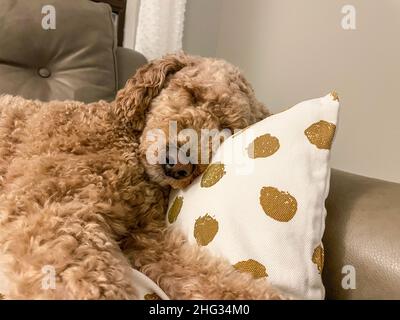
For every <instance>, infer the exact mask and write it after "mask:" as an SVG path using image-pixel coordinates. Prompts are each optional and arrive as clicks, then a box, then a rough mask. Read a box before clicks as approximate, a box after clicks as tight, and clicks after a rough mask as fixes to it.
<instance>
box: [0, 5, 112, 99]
mask: <svg viewBox="0 0 400 320" xmlns="http://www.w3.org/2000/svg"><path fill="white" fill-rule="evenodd" d="M45 5H53V6H54V7H55V9H56V29H55V30H44V29H43V28H42V19H43V17H44V15H43V14H42V7H43V6H45ZM0 21H1V23H0V94H1V93H9V94H15V95H21V96H23V97H25V98H29V99H39V100H42V101H49V100H65V99H71V100H78V101H83V102H91V101H96V100H99V99H106V100H112V99H113V98H114V96H115V94H116V90H117V85H118V83H117V71H116V56H115V55H116V53H115V51H116V36H115V30H114V27H113V23H112V20H111V9H110V7H109V6H108V5H106V4H101V3H95V2H91V1H88V0H73V1H70V0H69V1H65V0H35V1H27V0H1V5H0Z"/></svg>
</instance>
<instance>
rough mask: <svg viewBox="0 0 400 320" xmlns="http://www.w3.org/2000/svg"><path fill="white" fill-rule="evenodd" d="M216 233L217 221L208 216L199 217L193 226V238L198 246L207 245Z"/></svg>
mask: <svg viewBox="0 0 400 320" xmlns="http://www.w3.org/2000/svg"><path fill="white" fill-rule="evenodd" d="M217 232H218V221H217V220H215V219H214V218H212V217H211V216H210V215H209V214H206V215H205V216H203V217H200V218H198V219H197V220H196V223H195V225H194V237H195V239H196V241H197V244H198V245H200V246H206V245H208V244H209V243H210V242H211V241H212V240H213V239H214V237H215V235H216V234H217Z"/></svg>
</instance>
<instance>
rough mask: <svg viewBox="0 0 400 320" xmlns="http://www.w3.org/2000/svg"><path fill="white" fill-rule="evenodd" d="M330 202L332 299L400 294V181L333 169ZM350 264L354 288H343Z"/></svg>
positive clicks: (327, 276)
mask: <svg viewBox="0 0 400 320" xmlns="http://www.w3.org/2000/svg"><path fill="white" fill-rule="evenodd" d="M326 206H327V211H328V215H327V220H326V230H325V235H324V246H325V268H324V272H323V279H324V284H325V287H326V297H327V299H400V184H397V183H391V182H386V181H381V180H377V179H371V178H365V177H362V176H358V175H353V174H350V173H345V172H342V171H338V170H332V177H331V189H330V195H329V197H328V199H327V203H326ZM345 265H351V266H354V268H355V271H356V282H355V283H356V289H355V290H352V289H348V290H345V289H343V288H342V284H341V283H342V279H343V277H344V276H345V274H342V267H343V266H345Z"/></svg>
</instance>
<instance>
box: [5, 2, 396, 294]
mask: <svg viewBox="0 0 400 320" xmlns="http://www.w3.org/2000/svg"><path fill="white" fill-rule="evenodd" d="M49 4H50V5H53V6H54V7H55V8H56V28H55V29H49V30H45V29H43V27H42V25H41V23H42V20H43V18H44V17H45V15H44V14H42V12H41V10H42V7H43V6H44V5H49ZM145 62H146V59H145V58H144V57H143V56H142V55H141V54H139V53H137V52H134V51H132V50H129V49H124V48H119V47H117V45H116V33H115V30H114V25H113V23H112V21H111V10H110V7H109V6H108V5H106V4H102V3H94V2H91V1H88V0H75V1H65V0H30V1H26V0H25V1H21V0H1V6H0V94H2V93H9V94H15V95H21V96H23V97H25V98H30V99H39V100H43V101H48V100H54V99H56V100H65V99H72V100H79V101H83V102H92V101H97V100H100V99H105V100H112V99H113V98H114V97H115V94H116V92H117V90H118V89H119V88H121V87H123V85H124V83H125V82H126V80H127V79H128V77H129V76H131V75H132V74H133V73H134V72H135V70H136V69H137V68H138V66H140V65H142V64H144V63H145ZM326 207H327V211H328V216H327V221H326V232H325V236H324V246H325V268H324V271H323V280H324V284H325V286H326V297H327V299H400V184H396V183H390V182H385V181H381V180H377V179H371V178H366V177H362V176H358V175H354V174H351V173H346V172H342V171H339V170H332V177H331V191H330V195H329V198H328V199H327V201H326ZM353 271H355V274H349V273H352V272H353ZM348 277H353V278H352V279H351V280H350V282H348V283H347V282H346V281H348V279H349V278H348ZM352 280H355V287H354V284H353V283H352V282H351V281H352ZM343 281H344V282H345V285H344V286H343V285H342V283H343ZM346 283H347V284H346ZM346 288H347V289H346Z"/></svg>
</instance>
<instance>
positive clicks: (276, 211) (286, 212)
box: [260, 187, 297, 222]
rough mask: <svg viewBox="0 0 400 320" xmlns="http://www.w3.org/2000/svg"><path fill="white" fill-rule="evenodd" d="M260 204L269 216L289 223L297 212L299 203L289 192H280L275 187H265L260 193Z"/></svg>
mask: <svg viewBox="0 0 400 320" xmlns="http://www.w3.org/2000/svg"><path fill="white" fill-rule="evenodd" d="M260 204H261V207H262V208H263V210H264V212H265V213H266V214H267V216H270V217H271V218H273V219H275V220H278V221H281V222H288V221H289V220H291V219H292V218H293V217H294V215H295V214H296V211H297V201H296V199H295V198H294V197H293V196H292V195H290V194H289V193H288V192H283V191H279V190H278V189H276V188H274V187H263V188H262V189H261V191H260Z"/></svg>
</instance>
